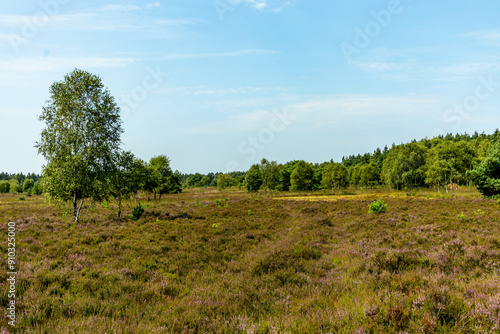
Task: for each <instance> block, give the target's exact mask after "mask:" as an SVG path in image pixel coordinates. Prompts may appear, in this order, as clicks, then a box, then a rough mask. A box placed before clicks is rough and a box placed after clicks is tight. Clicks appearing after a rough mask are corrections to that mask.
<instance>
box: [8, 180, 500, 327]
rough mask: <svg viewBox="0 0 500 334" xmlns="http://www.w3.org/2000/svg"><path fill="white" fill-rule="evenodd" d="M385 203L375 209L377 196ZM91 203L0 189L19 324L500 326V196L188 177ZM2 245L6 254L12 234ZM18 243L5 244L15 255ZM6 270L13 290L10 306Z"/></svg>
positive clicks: (473, 191)
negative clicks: (196, 183)
mask: <svg viewBox="0 0 500 334" xmlns="http://www.w3.org/2000/svg"><path fill="white" fill-rule="evenodd" d="M379 198H380V199H382V200H383V201H384V202H385V204H386V205H387V212H385V213H368V206H369V204H370V203H371V202H373V201H374V200H376V199H379ZM139 201H140V202H141V203H142V204H143V206H144V210H145V211H144V213H143V214H142V215H141V216H140V217H138V215H136V218H137V217H138V219H131V218H130V217H131V215H132V211H133V208H134V207H135V206H136V203H135V202H134V200H130V201H129V200H126V201H124V204H123V215H122V217H121V218H118V217H117V210H118V209H117V205H118V203H117V201H110V202H102V203H96V204H93V205H90V202H89V205H88V206H86V207H84V209H83V210H82V213H81V219H80V221H79V222H74V221H73V220H72V219H71V216H72V207H71V205H70V204H68V205H62V206H49V205H48V204H47V203H46V201H45V199H44V198H43V197H42V196H35V195H32V196H26V197H21V198H20V197H19V196H18V195H12V194H4V195H0V213H1V216H0V218H1V223H2V224H1V225H0V229H1V233H2V234H3V235H7V222H10V221H13V222H15V223H16V251H17V253H16V254H17V259H16V260H17V265H18V267H17V272H18V274H17V282H16V289H17V290H16V307H17V309H16V315H17V325H16V327H15V328H12V327H10V326H9V325H8V323H7V320H8V319H7V318H6V310H5V308H3V307H2V315H1V317H0V327H1V328H2V329H5V330H8V331H9V332H11V333H405V332H406V333H449V332H453V333H499V332H500V223H499V222H500V206H499V204H498V203H497V201H494V200H488V199H483V197H482V196H481V194H479V193H478V192H477V190H476V189H475V188H468V187H461V188H459V190H458V191H455V192H453V193H451V192H450V193H442V194H438V193H437V192H436V191H431V190H420V191H416V192H414V193H407V192H403V191H396V190H388V189H371V190H360V189H353V188H350V189H348V190H346V192H345V193H344V195H341V196H340V195H336V194H330V193H329V192H325V191H323V192H322V193H321V192H304V193H290V192H282V193H280V192H264V191H262V190H261V191H259V192H258V193H247V192H245V191H243V190H239V189H236V188H233V189H231V190H225V191H217V190H216V189H214V188H203V189H188V190H185V191H184V192H183V193H180V194H172V195H168V196H165V197H163V198H161V199H157V200H154V199H153V198H152V197H150V198H148V197H147V195H143V196H142V197H140V198H139ZM2 239H3V240H4V241H3V242H2V243H1V244H0V249H1V252H2V254H7V242H6V241H5V238H2ZM4 257H5V258H6V257H7V256H6V255H5V256H4ZM6 275H7V273H6V271H5V270H3V271H0V282H1V286H0V290H1V294H0V296H1V297H0V298H2V300H1V303H2V305H7V302H8V299H7V289H8V286H7V284H6V280H7V276H6Z"/></svg>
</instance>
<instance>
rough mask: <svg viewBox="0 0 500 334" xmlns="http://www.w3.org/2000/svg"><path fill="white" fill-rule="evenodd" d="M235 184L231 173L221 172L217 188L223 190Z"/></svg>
mask: <svg viewBox="0 0 500 334" xmlns="http://www.w3.org/2000/svg"><path fill="white" fill-rule="evenodd" d="M233 185H234V178H233V177H232V176H231V175H229V174H219V176H218V177H217V189H219V191H222V190H224V189H227V188H230V187H232V186H233Z"/></svg>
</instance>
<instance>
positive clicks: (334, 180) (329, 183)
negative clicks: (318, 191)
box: [321, 163, 349, 192]
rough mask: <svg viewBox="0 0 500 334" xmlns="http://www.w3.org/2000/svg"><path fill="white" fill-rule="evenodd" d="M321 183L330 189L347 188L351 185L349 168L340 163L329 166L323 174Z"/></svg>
mask: <svg viewBox="0 0 500 334" xmlns="http://www.w3.org/2000/svg"><path fill="white" fill-rule="evenodd" d="M322 174H323V175H322V180H321V183H322V184H323V186H324V187H325V188H328V189H332V190H333V189H334V188H336V189H338V190H339V192H340V190H341V189H345V188H347V186H348V185H349V171H348V170H347V167H345V166H344V165H342V164H339V163H333V164H328V165H327V166H326V167H325V168H324V169H323V173H322Z"/></svg>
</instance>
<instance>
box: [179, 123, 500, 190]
mask: <svg viewBox="0 0 500 334" xmlns="http://www.w3.org/2000/svg"><path fill="white" fill-rule="evenodd" d="M499 138H500V132H499V130H496V131H495V132H494V133H493V134H485V133H484V132H483V133H481V134H479V133H478V132H475V133H474V134H472V135H469V134H467V133H465V134H456V135H453V134H447V135H445V136H444V135H441V136H438V137H435V138H432V139H428V138H425V139H422V140H420V141H417V140H413V141H411V142H409V143H406V144H399V145H396V144H392V147H391V148H388V147H387V146H385V147H384V148H383V149H380V148H377V149H376V150H375V151H374V152H373V153H365V154H363V155H361V154H358V155H350V156H348V157H343V158H342V161H341V162H334V161H333V159H332V160H330V161H329V162H323V163H316V164H312V163H308V162H306V161H303V160H300V161H298V160H294V161H289V162H287V163H285V164H278V163H277V162H276V161H268V160H267V159H262V161H261V163H260V164H255V165H253V166H251V167H250V169H249V170H248V171H247V172H246V173H240V172H235V173H229V174H222V173H216V174H214V173H210V174H207V175H202V174H199V173H196V174H183V175H182V176H181V180H182V185H183V187H184V188H189V187H208V186H215V185H217V186H218V187H219V189H224V188H227V187H232V186H238V187H243V186H244V187H246V189H247V190H248V191H257V190H259V189H264V190H266V191H267V190H278V191H288V190H292V191H308V190H321V189H332V190H333V189H337V190H339V191H341V190H342V189H345V188H347V187H348V186H353V187H356V188H358V187H359V188H371V187H375V186H388V187H391V188H394V189H398V190H401V189H403V188H407V189H409V190H411V191H413V189H414V188H418V187H435V188H436V190H437V191H438V192H440V191H441V190H442V189H445V190H446V191H448V190H449V191H453V190H456V189H457V188H458V186H459V185H463V184H468V185H471V184H472V183H473V175H472V174H471V171H472V169H473V167H474V166H475V165H477V164H479V163H480V162H481V161H483V160H484V159H485V158H486V156H487V153H488V150H489V149H490V148H491V147H492V145H493V144H494V143H496V142H497V140H498V139H499ZM452 185H453V186H452Z"/></svg>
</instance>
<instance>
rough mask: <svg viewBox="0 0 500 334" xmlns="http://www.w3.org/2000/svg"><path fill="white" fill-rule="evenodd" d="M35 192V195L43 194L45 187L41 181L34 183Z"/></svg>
mask: <svg viewBox="0 0 500 334" xmlns="http://www.w3.org/2000/svg"><path fill="white" fill-rule="evenodd" d="M33 194H35V195H41V194H43V188H42V183H41V181H36V182H35V184H34V185H33Z"/></svg>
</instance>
